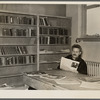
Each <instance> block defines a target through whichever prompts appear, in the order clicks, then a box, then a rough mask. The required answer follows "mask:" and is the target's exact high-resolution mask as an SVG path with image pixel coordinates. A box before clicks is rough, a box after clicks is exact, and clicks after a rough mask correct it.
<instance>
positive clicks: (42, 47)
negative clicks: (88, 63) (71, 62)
mask: <svg viewBox="0 0 100 100" xmlns="http://www.w3.org/2000/svg"><path fill="white" fill-rule="evenodd" d="M70 45H71V18H68V17H59V16H44V15H40V16H39V70H52V69H56V68H57V67H58V65H59V63H60V58H61V57H62V56H63V57H65V56H67V55H68V54H69V53H70Z"/></svg>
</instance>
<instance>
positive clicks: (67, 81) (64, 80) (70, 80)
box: [55, 79, 81, 85]
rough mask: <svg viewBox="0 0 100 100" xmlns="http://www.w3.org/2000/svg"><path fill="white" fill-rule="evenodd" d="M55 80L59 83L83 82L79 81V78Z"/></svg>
mask: <svg viewBox="0 0 100 100" xmlns="http://www.w3.org/2000/svg"><path fill="white" fill-rule="evenodd" d="M55 82H56V83H57V84H65V85H66V84H67V85H68V84H69V85H72V84H81V82H80V81H78V80H75V79H63V80H55Z"/></svg>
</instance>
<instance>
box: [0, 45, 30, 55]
mask: <svg viewBox="0 0 100 100" xmlns="http://www.w3.org/2000/svg"><path fill="white" fill-rule="evenodd" d="M27 53H28V50H27V47H26V46H3V47H0V55H7V54H27Z"/></svg>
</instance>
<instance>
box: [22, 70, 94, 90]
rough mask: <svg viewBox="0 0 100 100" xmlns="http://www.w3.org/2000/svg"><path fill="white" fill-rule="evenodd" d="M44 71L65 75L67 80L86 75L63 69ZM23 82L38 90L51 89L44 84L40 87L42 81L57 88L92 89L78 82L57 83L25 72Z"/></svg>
mask: <svg viewBox="0 0 100 100" xmlns="http://www.w3.org/2000/svg"><path fill="white" fill-rule="evenodd" d="M44 72H46V73H47V74H51V75H62V76H66V78H65V80H68V78H70V79H74V80H79V79H80V78H84V77H86V75H83V74H79V73H73V72H68V71H64V70H51V71H44ZM33 73H34V72H33ZM35 80H36V83H35ZM24 82H25V84H27V85H29V86H32V87H34V88H36V89H40V90H41V89H42V87H43V89H45V90H48V89H52V88H48V87H47V86H46V87H45V85H43V86H42V87H39V86H40V85H41V84H42V83H44V84H47V85H52V86H54V87H55V88H56V89H58V90H93V89H88V88H83V87H80V84H70V83H69V84H57V83H56V82H55V80H49V79H45V78H40V77H39V76H28V75H27V74H25V75H24ZM80 82H82V80H80ZM39 83H41V84H39ZM94 90H95V89H94Z"/></svg>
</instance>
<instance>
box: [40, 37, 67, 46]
mask: <svg viewBox="0 0 100 100" xmlns="http://www.w3.org/2000/svg"><path fill="white" fill-rule="evenodd" d="M68 41H69V38H68V37H59V36H58V37H53V36H40V37H39V42H40V44H68Z"/></svg>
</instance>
